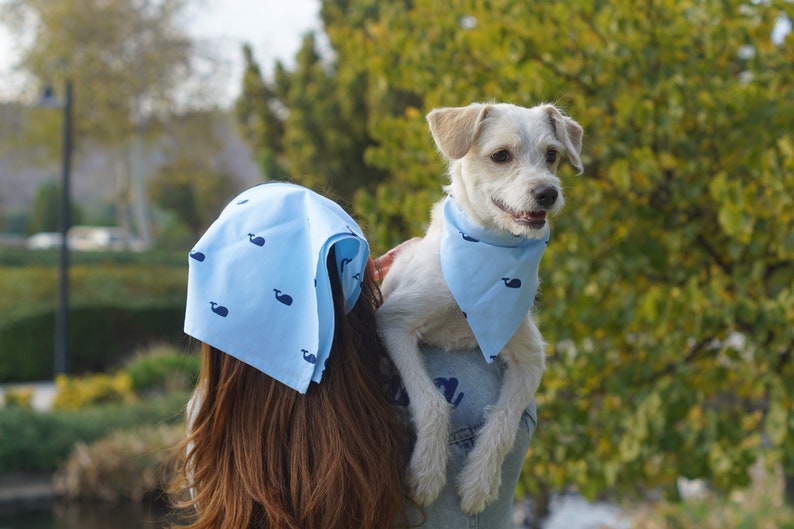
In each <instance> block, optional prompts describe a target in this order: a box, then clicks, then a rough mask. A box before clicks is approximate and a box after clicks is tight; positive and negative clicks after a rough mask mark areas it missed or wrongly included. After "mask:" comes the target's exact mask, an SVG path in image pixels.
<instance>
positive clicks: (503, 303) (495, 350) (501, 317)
mask: <svg viewBox="0 0 794 529" xmlns="http://www.w3.org/2000/svg"><path fill="white" fill-rule="evenodd" d="M444 224H445V227H446V229H445V232H444V235H443V237H442V239H441V271H442V272H443V273H444V279H445V280H446V282H447V286H448V287H449V290H450V291H451V292H452V296H453V297H454V298H455V301H456V302H457V303H458V306H459V307H460V310H461V311H463V315H464V316H465V317H466V321H467V322H468V324H469V327H470V328H471V330H472V332H473V333H474V337H475V338H476V339H477V343H478V344H479V345H480V349H481V350H482V354H483V356H484V357H485V359H486V360H487V361H488V363H490V362H492V361H493V359H494V358H496V355H498V354H499V352H500V351H501V350H502V349H503V348H504V346H505V345H506V344H507V342H508V341H509V340H510V338H512V337H513V335H514V334H515V333H516V330H518V327H519V326H520V325H521V322H522V321H524V318H525V317H526V315H527V313H528V312H529V309H530V308H531V307H532V304H533V303H534V301H535V294H536V292H537V290H538V266H539V264H540V258H541V257H542V256H543V251H544V250H545V249H546V245H547V244H548V242H549V238H548V234H547V235H546V238H544V239H540V240H534V239H525V238H522V237H515V236H513V235H511V234H505V235H502V234H497V233H493V232H490V231H487V230H485V229H483V228H480V227H479V226H477V225H475V224H474V223H472V222H471V221H470V220H469V219H468V218H467V217H466V215H465V214H464V213H463V210H461V209H460V207H459V206H458V205H457V204H456V203H455V201H454V200H453V199H452V197H448V198H447V200H446V202H445V204H444Z"/></svg>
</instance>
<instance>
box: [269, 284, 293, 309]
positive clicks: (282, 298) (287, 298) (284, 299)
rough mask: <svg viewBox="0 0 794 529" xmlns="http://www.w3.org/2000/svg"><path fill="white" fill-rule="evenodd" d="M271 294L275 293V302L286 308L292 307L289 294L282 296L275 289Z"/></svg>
mask: <svg viewBox="0 0 794 529" xmlns="http://www.w3.org/2000/svg"><path fill="white" fill-rule="evenodd" d="M273 292H275V293H276V300H278V301H279V302H281V303H283V304H284V305H287V306H290V305H292V296H290V295H289V294H282V293H281V291H280V290H279V289H277V288H274V289H273Z"/></svg>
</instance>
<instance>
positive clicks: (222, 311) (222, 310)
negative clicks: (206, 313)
mask: <svg viewBox="0 0 794 529" xmlns="http://www.w3.org/2000/svg"><path fill="white" fill-rule="evenodd" d="M210 308H211V309H212V312H214V313H215V314H217V315H218V316H220V317H222V318H225V317H226V316H228V315H229V309H227V308H226V307H224V306H223V305H218V304H217V303H216V302H215V301H210Z"/></svg>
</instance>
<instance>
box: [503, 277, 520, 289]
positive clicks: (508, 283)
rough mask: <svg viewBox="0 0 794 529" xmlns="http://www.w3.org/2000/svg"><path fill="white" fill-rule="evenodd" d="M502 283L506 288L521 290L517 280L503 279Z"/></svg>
mask: <svg viewBox="0 0 794 529" xmlns="http://www.w3.org/2000/svg"><path fill="white" fill-rule="evenodd" d="M502 281H504V282H505V286H506V287H507V288H521V280H520V279H518V278H513V279H510V278H509V277H503V278H502Z"/></svg>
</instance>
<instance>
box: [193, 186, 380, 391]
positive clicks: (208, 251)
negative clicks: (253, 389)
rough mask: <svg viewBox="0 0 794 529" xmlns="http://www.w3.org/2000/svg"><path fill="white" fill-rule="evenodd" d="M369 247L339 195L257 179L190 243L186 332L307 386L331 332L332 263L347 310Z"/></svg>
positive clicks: (319, 370)
mask: <svg viewBox="0 0 794 529" xmlns="http://www.w3.org/2000/svg"><path fill="white" fill-rule="evenodd" d="M332 250H333V252H332ZM330 255H334V260H333V261H328V257H329V256H330ZM368 256H369V247H368V245H367V242H366V240H365V239H364V236H363V234H362V232H361V229H360V228H359V227H358V225H357V224H356V223H355V221H354V220H353V219H352V218H351V217H350V216H349V215H348V214H347V213H346V212H345V211H344V210H343V209H342V208H341V207H339V205H337V204H336V203H334V202H332V201H331V200H329V199H327V198H325V197H323V196H321V195H318V194H317V193H314V192H313V191H310V190H308V189H306V188H304V187H300V186H296V185H292V184H285V183H274V184H265V185H260V186H256V187H254V188H252V189H249V190H248V191H245V192H244V193H242V194H240V195H239V196H238V197H237V198H235V199H234V200H232V202H231V203H230V204H229V205H228V206H227V207H226V208H225V209H224V210H223V212H222V213H221V214H220V216H219V217H218V219H217V220H216V221H215V222H214V223H213V224H212V226H210V228H209V229H208V230H207V232H206V233H205V234H204V235H203V236H202V237H201V239H200V240H199V241H198V242H197V243H196V245H195V246H194V248H193V250H192V251H191V252H190V259H189V263H190V268H189V274H188V292H187V310H186V314H185V332H186V333H187V334H188V335H190V336H193V337H194V338H196V339H198V340H201V341H203V342H205V343H208V344H210V345H212V346H214V347H217V348H218V349H220V350H222V351H225V352H226V353H227V354H230V355H232V356H234V357H235V358H237V359H239V360H242V361H243V362H245V363H247V364H249V365H251V366H253V367H255V368H256V369H258V370H260V371H262V372H264V373H267V374H268V375H270V376H271V377H273V378H275V379H277V380H279V381H281V382H282V383H284V384H286V385H288V386H290V387H292V388H294V389H295V390H297V391H299V392H301V393H304V392H306V390H307V389H308V387H309V384H310V383H311V382H319V381H320V380H321V378H322V375H323V369H324V367H325V362H326V360H327V359H328V354H329V351H330V346H331V340H332V338H333V332H334V320H335V316H334V310H333V301H332V293H331V282H330V276H329V272H330V271H331V270H333V271H334V272H335V273H336V274H337V276H338V281H339V285H338V286H339V287H340V289H339V293H338V295H339V296H340V298H341V300H342V301H343V305H344V309H345V310H344V313H346V312H349V311H350V310H351V309H352V307H353V305H354V304H355V302H356V300H357V299H358V296H359V293H360V292H361V282H362V281H363V275H364V268H365V266H366V262H367V258H368ZM266 342H269V343H278V344H279V347H278V349H277V350H274V349H273V348H272V347H262V345H263V344H264V343H266Z"/></svg>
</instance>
